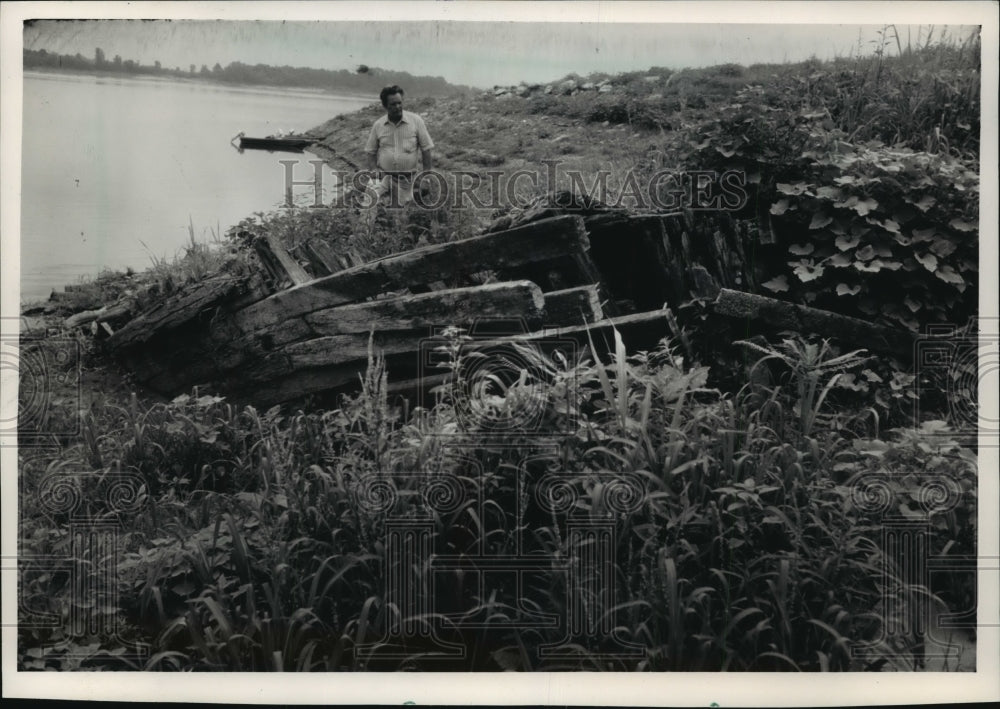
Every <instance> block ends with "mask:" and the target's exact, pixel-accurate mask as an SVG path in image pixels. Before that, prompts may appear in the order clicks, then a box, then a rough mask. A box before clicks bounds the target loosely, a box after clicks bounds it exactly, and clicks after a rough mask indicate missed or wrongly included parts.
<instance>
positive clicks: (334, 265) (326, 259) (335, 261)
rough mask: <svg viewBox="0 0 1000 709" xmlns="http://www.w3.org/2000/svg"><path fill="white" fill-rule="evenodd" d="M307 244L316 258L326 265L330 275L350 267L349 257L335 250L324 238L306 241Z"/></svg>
mask: <svg viewBox="0 0 1000 709" xmlns="http://www.w3.org/2000/svg"><path fill="white" fill-rule="evenodd" d="M306 245H308V247H309V249H310V250H311V251H312V253H313V255H314V256H315V258H316V259H317V260H319V261H320V262H321V263H322V264H323V265H324V266H325V267H326V270H327V274H328V275H333V274H334V273H337V272H338V271H343V270H344V269H345V268H350V264H349V263H348V261H347V259H346V258H345V257H344V256H342V255H340V254H338V253H337V252H336V251H334V249H333V247H332V246H330V244H328V243H326V242H325V241H323V240H322V239H310V240H309V241H307V242H306Z"/></svg>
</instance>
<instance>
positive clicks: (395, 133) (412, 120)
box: [365, 86, 434, 216]
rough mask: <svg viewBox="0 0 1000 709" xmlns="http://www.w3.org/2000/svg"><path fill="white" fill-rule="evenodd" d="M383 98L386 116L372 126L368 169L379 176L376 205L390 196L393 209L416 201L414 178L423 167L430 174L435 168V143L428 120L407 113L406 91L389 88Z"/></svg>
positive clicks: (376, 180) (382, 95)
mask: <svg viewBox="0 0 1000 709" xmlns="http://www.w3.org/2000/svg"><path fill="white" fill-rule="evenodd" d="M379 98H380V99H381V100H382V105H383V106H385V109H386V115H385V116H381V117H380V118H378V119H377V120H376V121H375V123H374V124H372V130H371V133H369V134H368V142H367V144H365V152H366V153H367V154H368V169H370V170H372V171H373V172H374V173H375V183H374V184H373V185H372V187H373V189H374V190H375V193H376V194H377V196H378V199H377V201H376V203H375V204H376V205H377V204H378V202H379V201H381V200H382V198H383V197H384V196H385V195H386V194H389V195H390V196H391V201H390V204H391V205H392V206H403V205H405V204H407V203H408V202H410V201H411V200H412V199H413V187H414V185H413V178H414V176H415V175H416V174H417V172H418V171H419V169H420V167H423V169H424V170H427V171H429V170H430V169H431V168H432V167H433V160H432V157H431V150H432V149H433V148H434V141H432V140H431V136H430V134H428V133H427V126H426V125H424V119H423V118H421V117H420V116H418V115H417V114H416V113H410V112H409V111H404V110H403V89H401V88H400V87H398V86H386V87H385V88H384V89H382V91H381V92H380V93H379ZM418 152H419V155H418ZM374 211H375V210H374V209H373V210H372V212H373V216H374Z"/></svg>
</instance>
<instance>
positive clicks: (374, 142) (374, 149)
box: [365, 125, 378, 172]
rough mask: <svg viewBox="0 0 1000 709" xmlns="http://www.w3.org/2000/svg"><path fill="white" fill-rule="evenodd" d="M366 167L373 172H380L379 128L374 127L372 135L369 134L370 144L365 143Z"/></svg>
mask: <svg viewBox="0 0 1000 709" xmlns="http://www.w3.org/2000/svg"><path fill="white" fill-rule="evenodd" d="M365 167H367V168H368V169H369V170H371V171H373V172H374V171H376V170H378V127H377V125H373V126H372V130H371V133H369V134H368V142H367V143H365Z"/></svg>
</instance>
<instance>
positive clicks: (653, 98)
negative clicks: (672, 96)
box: [645, 94, 663, 103]
mask: <svg viewBox="0 0 1000 709" xmlns="http://www.w3.org/2000/svg"><path fill="white" fill-rule="evenodd" d="M645 100H646V101H648V102H650V103H653V102H654V101H662V100H663V94H650V95H649V96H647V97H646V98H645Z"/></svg>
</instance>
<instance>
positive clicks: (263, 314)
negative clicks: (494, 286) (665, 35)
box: [237, 216, 588, 330]
mask: <svg viewBox="0 0 1000 709" xmlns="http://www.w3.org/2000/svg"><path fill="white" fill-rule="evenodd" d="M587 245H588V241H587V236H586V232H585V230H584V227H583V220H582V218H581V217H575V216H565V217H557V218H555V219H548V220H544V221H541V222H533V223H531V224H527V225H525V226H523V227H518V228H517V229H511V230H510V231H505V232H497V233H493V234H484V235H481V236H476V237H472V238H470V239H463V240H461V241H453V242H450V243H447V244H434V245H432V246H425V247H424V248H421V249H416V250H414V251H408V252H406V253H402V254H398V255H395V256H387V257H385V258H382V259H379V260H377V261H372V262H369V263H366V264H363V265H360V266H355V267H353V268H350V269H347V270H345V271H340V272H339V273H335V274H333V275H332V276H327V277H326V278H320V279H316V280H314V281H312V282H311V283H307V284H304V285H302V286H298V287H294V288H290V289H288V290H285V291H281V292H278V293H275V294H274V295H272V296H271V297H270V298H267V299H265V300H262V301H260V302H258V303H255V304H254V305H252V306H250V307H249V308H247V309H245V310H244V311H242V312H240V313H238V314H237V321H238V322H239V324H240V326H241V327H242V328H244V329H247V330H253V329H260V328H264V327H268V326H270V325H274V324H277V323H280V322H281V321H282V320H284V319H285V318H287V317H290V316H297V315H305V314H307V313H311V312H313V311H316V310H319V309H321V308H329V307H332V306H335V305H343V304H347V303H353V302H357V301H359V300H364V299H365V298H367V297H370V296H373V295H377V294H378V293H381V292H384V291H390V290H398V289H402V288H408V287H409V286H411V285H413V284H419V283H431V282H434V281H439V280H442V279H448V278H452V277H455V276H459V275H466V274H469V273H474V272H477V271H485V270H493V269H501V268H507V267H511V266H518V265H523V264H527V263H533V262H535V261H545V260H551V259H553V258H555V257H558V256H565V255H567V254H573V253H575V252H579V251H581V250H584V251H585V250H586V248H587ZM529 280H530V279H529ZM569 285H583V284H582V283H571V284H569Z"/></svg>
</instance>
